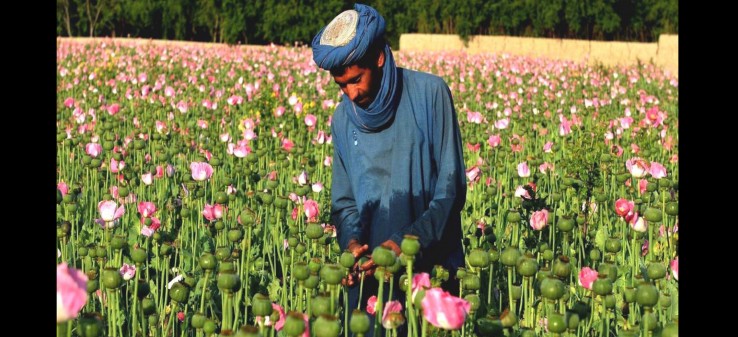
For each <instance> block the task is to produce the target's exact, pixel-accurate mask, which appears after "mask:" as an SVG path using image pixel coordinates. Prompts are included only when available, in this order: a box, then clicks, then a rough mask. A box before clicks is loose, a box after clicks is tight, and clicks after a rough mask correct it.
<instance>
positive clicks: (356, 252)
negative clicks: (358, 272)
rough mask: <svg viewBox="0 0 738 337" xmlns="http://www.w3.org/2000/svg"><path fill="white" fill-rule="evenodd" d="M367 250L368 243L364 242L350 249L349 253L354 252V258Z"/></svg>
mask: <svg viewBox="0 0 738 337" xmlns="http://www.w3.org/2000/svg"><path fill="white" fill-rule="evenodd" d="M368 250H369V245H367V244H365V245H363V246H359V247H358V248H354V249H352V250H351V254H354V258H357V259H358V258H359V257H361V256H362V255H364V254H365V253H366V252H367V251H368Z"/></svg>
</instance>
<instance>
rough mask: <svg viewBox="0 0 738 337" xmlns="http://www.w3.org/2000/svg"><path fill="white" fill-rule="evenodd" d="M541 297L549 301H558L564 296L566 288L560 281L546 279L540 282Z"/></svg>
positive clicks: (553, 278)
mask: <svg viewBox="0 0 738 337" xmlns="http://www.w3.org/2000/svg"><path fill="white" fill-rule="evenodd" d="M540 290H541V296H543V298H547V299H549V300H558V299H560V298H561V297H562V296H564V292H566V286H565V285H564V283H563V282H561V280H559V279H558V278H555V277H547V278H545V279H543V281H541V286H540Z"/></svg>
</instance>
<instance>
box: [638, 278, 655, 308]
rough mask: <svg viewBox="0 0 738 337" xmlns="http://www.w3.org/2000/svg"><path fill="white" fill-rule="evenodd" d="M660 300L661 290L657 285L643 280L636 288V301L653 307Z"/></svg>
mask: <svg viewBox="0 0 738 337" xmlns="http://www.w3.org/2000/svg"><path fill="white" fill-rule="evenodd" d="M658 301H659V291H658V289H656V286H655V285H653V284H651V283H648V282H643V283H641V284H639V285H638V287H637V288H636V302H637V303H638V304H639V305H641V306H644V307H653V306H655V305H656V304H657V303H658Z"/></svg>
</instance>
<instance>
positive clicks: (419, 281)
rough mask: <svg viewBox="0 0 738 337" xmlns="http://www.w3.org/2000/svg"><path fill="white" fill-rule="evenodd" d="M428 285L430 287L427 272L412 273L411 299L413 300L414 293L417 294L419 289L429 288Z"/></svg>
mask: <svg viewBox="0 0 738 337" xmlns="http://www.w3.org/2000/svg"><path fill="white" fill-rule="evenodd" d="M430 287H431V282H430V275H429V274H428V273H417V274H413V285H412V291H413V294H412V296H413V301H415V295H417V294H418V292H419V291H421V290H425V289H430Z"/></svg>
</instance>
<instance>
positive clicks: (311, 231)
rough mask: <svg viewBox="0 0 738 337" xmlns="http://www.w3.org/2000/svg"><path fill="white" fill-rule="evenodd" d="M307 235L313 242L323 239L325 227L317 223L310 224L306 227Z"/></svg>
mask: <svg viewBox="0 0 738 337" xmlns="http://www.w3.org/2000/svg"><path fill="white" fill-rule="evenodd" d="M305 235H306V236H307V237H308V238H310V239H313V240H317V239H320V238H322V237H323V227H322V226H320V225H319V224H317V223H309V224H307V226H305Z"/></svg>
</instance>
